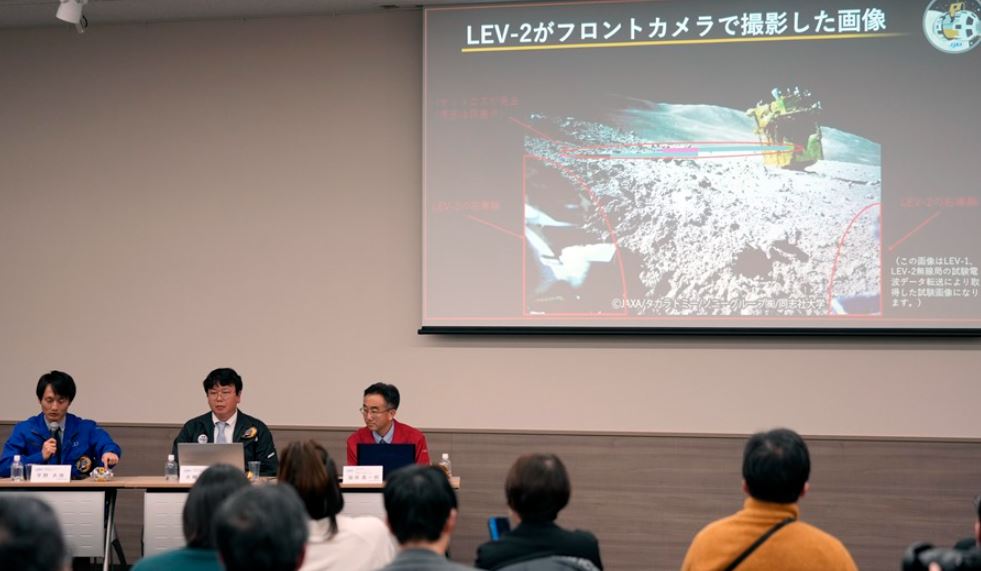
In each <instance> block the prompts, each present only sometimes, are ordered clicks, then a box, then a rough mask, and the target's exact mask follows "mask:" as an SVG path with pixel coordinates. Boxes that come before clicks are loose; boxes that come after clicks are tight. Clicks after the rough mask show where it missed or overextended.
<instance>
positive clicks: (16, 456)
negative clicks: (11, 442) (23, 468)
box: [14, 454, 20, 462]
mask: <svg viewBox="0 0 981 571" xmlns="http://www.w3.org/2000/svg"><path fill="white" fill-rule="evenodd" d="M14 462H20V454H14Z"/></svg>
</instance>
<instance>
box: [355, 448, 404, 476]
mask: <svg viewBox="0 0 981 571" xmlns="http://www.w3.org/2000/svg"><path fill="white" fill-rule="evenodd" d="M415 461H416V445H415V444H358V466H381V467H382V477H383V478H385V479H386V480H387V479H388V475H389V474H391V473H392V472H394V471H396V470H398V469H399V468H402V467H403V466H410V465H412V464H413V463H414V462H415Z"/></svg>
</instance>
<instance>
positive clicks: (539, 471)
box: [504, 454, 572, 522]
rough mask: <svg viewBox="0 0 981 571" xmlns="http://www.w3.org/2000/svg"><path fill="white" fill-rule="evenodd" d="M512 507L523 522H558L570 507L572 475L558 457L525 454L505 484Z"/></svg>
mask: <svg viewBox="0 0 981 571" xmlns="http://www.w3.org/2000/svg"><path fill="white" fill-rule="evenodd" d="M504 492H505V495H506V496H507V500H508V506H509V507H510V508H511V509H512V510H514V512H515V513H517V514H518V515H519V516H520V517H521V521H527V522H550V521H555V518H556V517H558V515H559V512H560V511H562V508H564V507H565V506H566V505H568V503H569V496H570V495H571V494H572V486H571V484H570V483H569V474H568V472H566V470H565V466H564V465H563V464H562V461H561V460H559V457H558V456H556V455H555V454H525V455H524V456H521V457H519V458H518V459H517V460H516V461H515V462H514V465H512V466H511V470H510V471H509V472H508V476H507V480H505V483H504Z"/></svg>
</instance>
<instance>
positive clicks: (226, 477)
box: [183, 464, 249, 549]
mask: <svg viewBox="0 0 981 571" xmlns="http://www.w3.org/2000/svg"><path fill="white" fill-rule="evenodd" d="M248 485H249V479H248V478H246V477H245V473H244V472H242V470H239V469H238V468H235V467H233V466H229V465H227V464H217V465H215V466H212V467H210V468H208V469H207V470H205V471H204V472H202V473H201V475H200V476H198V479H197V481H196V482H194V485H193V486H191V491H190V492H188V494H187V501H186V502H185V503H184V515H183V523H184V539H186V540H187V546H188V547H196V548H200V549H214V548H215V538H214V536H212V534H211V531H212V530H211V527H212V526H211V523H212V522H211V519H212V517H214V515H215V512H216V511H217V510H218V507H219V506H221V503H222V502H224V501H225V500H226V499H227V498H228V497H229V496H231V495H232V494H234V493H235V492H237V491H239V490H241V489H242V488H245V487H247V486H248Z"/></svg>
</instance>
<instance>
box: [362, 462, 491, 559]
mask: <svg viewBox="0 0 981 571" xmlns="http://www.w3.org/2000/svg"><path fill="white" fill-rule="evenodd" d="M384 495H385V512H386V513H387V514H388V528H389V529H391V530H392V534H393V535H395V539H397V540H398V542H399V545H400V546H401V548H402V549H401V551H400V552H399V554H398V555H397V556H396V557H395V561H392V562H391V563H389V564H388V565H387V566H386V567H382V569H381V571H463V570H466V569H473V568H472V567H465V566H463V565H460V564H458V563H453V562H452V561H449V560H447V559H446V550H447V548H449V546H450V536H451V535H452V534H453V529H454V528H456V516H457V512H456V506H457V503H456V494H455V493H453V488H452V487H451V486H450V482H449V480H448V479H447V478H446V473H444V472H443V471H442V470H440V469H439V468H437V467H435V466H420V465H415V466H409V467H406V468H402V469H400V470H397V471H395V472H393V473H392V475H391V477H389V479H388V481H387V482H385V494H384Z"/></svg>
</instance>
